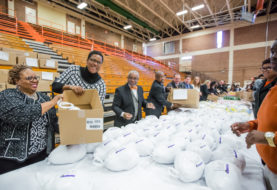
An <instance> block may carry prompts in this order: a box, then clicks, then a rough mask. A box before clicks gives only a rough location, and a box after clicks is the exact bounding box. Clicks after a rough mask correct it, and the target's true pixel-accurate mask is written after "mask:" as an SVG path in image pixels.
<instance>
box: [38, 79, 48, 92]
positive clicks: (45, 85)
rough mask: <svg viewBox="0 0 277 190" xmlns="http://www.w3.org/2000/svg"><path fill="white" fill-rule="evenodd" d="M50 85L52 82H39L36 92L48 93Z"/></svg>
mask: <svg viewBox="0 0 277 190" xmlns="http://www.w3.org/2000/svg"><path fill="white" fill-rule="evenodd" d="M51 84H52V81H45V80H40V81H39V83H38V88H37V91H39V92H41V91H42V92H50V91H51V89H50V85H51Z"/></svg>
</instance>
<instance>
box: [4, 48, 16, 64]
mask: <svg viewBox="0 0 277 190" xmlns="http://www.w3.org/2000/svg"><path fill="white" fill-rule="evenodd" d="M0 65H16V55H15V53H12V52H4V51H0Z"/></svg>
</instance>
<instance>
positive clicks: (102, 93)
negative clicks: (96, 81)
mask: <svg viewBox="0 0 277 190" xmlns="http://www.w3.org/2000/svg"><path fill="white" fill-rule="evenodd" d="M102 81H103V82H102V83H101V84H100V90H99V92H98V93H99V96H100V100H101V102H102V105H104V100H105V97H106V84H105V82H104V80H102Z"/></svg>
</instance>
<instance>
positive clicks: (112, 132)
mask: <svg viewBox="0 0 277 190" xmlns="http://www.w3.org/2000/svg"><path fill="white" fill-rule="evenodd" d="M122 133H123V130H122V129H121V128H119V127H110V128H108V129H107V130H106V131H105V132H104V134H103V140H104V141H105V140H107V139H115V138H117V137H119V136H120V135H121V134H122Z"/></svg>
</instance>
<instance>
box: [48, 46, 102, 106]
mask: <svg viewBox="0 0 277 190" xmlns="http://www.w3.org/2000/svg"><path fill="white" fill-rule="evenodd" d="M103 61H104V57H103V55H102V53H101V52H99V51H91V52H90V53H89V55H88V58H87V65H86V67H80V66H78V65H73V66H71V67H69V68H68V69H66V70H65V71H64V72H63V73H62V74H61V76H60V78H58V79H57V80H55V82H54V83H53V84H52V89H53V91H54V92H57V93H62V92H63V90H72V91H73V92H75V94H77V95H82V94H83V93H84V89H97V90H98V93H99V97H100V100H101V101H102V103H103V102H104V99H105V96H106V85H105V82H104V80H103V79H102V78H101V76H100V75H99V74H98V71H99V70H100V68H101V66H102V63H103Z"/></svg>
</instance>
